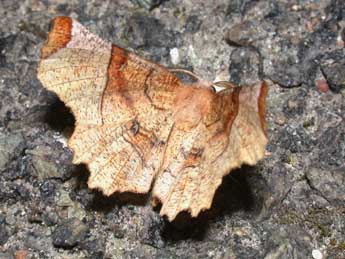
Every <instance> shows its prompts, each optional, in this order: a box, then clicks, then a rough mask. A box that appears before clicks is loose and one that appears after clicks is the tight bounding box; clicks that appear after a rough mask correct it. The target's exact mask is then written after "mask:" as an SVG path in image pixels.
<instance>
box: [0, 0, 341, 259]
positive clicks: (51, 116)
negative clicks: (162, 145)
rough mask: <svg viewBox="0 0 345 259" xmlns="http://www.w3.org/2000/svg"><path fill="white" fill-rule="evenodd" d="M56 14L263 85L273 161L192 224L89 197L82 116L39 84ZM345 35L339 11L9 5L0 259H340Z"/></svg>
mask: <svg viewBox="0 0 345 259" xmlns="http://www.w3.org/2000/svg"><path fill="white" fill-rule="evenodd" d="M57 15H69V16H72V17H73V18H76V19H78V20H79V21H80V22H81V23H83V24H84V25H86V26H87V27H88V28H90V29H91V30H92V31H93V32H95V33H97V34H98V35H100V36H101V37H103V38H105V39H107V40H109V41H112V42H114V43H116V44H118V45H120V46H122V47H125V48H128V49H131V50H135V51H136V52H137V53H139V54H140V55H142V56H144V57H146V58H149V59H152V60H154V61H157V62H159V63H161V64H163V65H166V66H176V67H183V68H188V69H191V70H193V71H194V72H195V73H196V74H198V75H200V76H201V77H203V78H205V79H208V80H214V79H215V78H217V79H226V80H229V79H230V80H232V81H234V82H236V83H239V84H246V83H250V82H254V81H256V80H258V79H260V78H264V79H266V80H267V81H268V82H269V84H270V94H269V97H268V112H267V119H268V124H269V136H270V144H269V146H268V151H269V152H270V153H271V155H270V156H268V157H267V158H266V159H265V160H263V161H262V162H260V163H259V164H258V165H257V166H255V167H253V168H249V167H244V168H242V169H241V170H237V171H234V172H232V173H231V174H230V175H229V176H227V177H225V179H224V183H223V184H222V186H221V187H220V188H219V190H218V191H217V195H216V197H215V200H214V204H213V207H212V209H211V210H210V211H208V212H206V213H203V214H202V215H201V216H200V217H199V218H197V219H193V220H191V219H190V218H189V217H188V215H180V217H179V219H177V220H176V221H175V222H173V223H168V222H167V221H165V220H164V219H162V218H161V217H160V216H159V215H158V213H157V211H154V210H152V208H151V206H150V205H149V204H147V197H138V196H134V197H133V195H117V196H113V197H111V198H105V197H102V195H101V194H100V193H97V192H96V191H91V190H88V189H87V187H86V180H87V177H88V173H87V172H86V170H85V168H84V167H83V166H74V165H72V164H71V157H72V154H71V152H70V151H69V150H68V148H67V147H66V144H65V143H66V136H68V135H69V134H70V132H71V131H72V130H73V116H72V115H71V114H70V113H69V112H68V110H67V109H66V108H65V107H64V105H63V104H62V103H61V102H59V100H58V99H57V97H56V96H55V95H54V94H52V93H50V92H47V91H46V90H44V89H43V88H42V85H41V84H40V82H39V81H38V80H37V78H36V67H37V61H38V59H39V50H40V48H41V46H42V44H43V42H44V40H45V38H46V36H47V32H48V28H49V22H50V21H51V19H52V18H53V17H54V16H57ZM344 28H345V2H344V1H343V0H314V1H312V0H291V1H283V0H280V1H279V0H278V1H276V0H269V1H260V0H244V1H241V0H221V1H197V0H194V1H193V0H189V1H182V0H170V1H168V0H166V1H157V0H156V1H154V0H132V1H129V0H120V1H110V0H108V1H96V0H91V1H82V0H80V1H78V0H72V1H70V0H68V1H67V0H66V1H58V0H44V1H38V0H26V1H12V0H1V1H0V100H1V101H0V172H1V174H0V258H6V259H7V258H13V257H14V256H17V258H23V257H20V256H26V258H312V252H313V250H314V253H313V254H314V258H317V253H318V252H321V253H322V254H323V256H324V258H326V257H327V258H344V257H345V50H344V41H345V29H344ZM316 250H318V251H316Z"/></svg>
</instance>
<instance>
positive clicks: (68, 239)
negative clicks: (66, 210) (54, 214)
mask: <svg viewBox="0 0 345 259" xmlns="http://www.w3.org/2000/svg"><path fill="white" fill-rule="evenodd" d="M87 230H88V228H87V226H86V225H85V224H84V223H83V222H81V221H80V220H79V219H76V218H71V219H68V220H65V221H63V222H61V223H60V224H59V225H58V226H57V227H56V228H55V230H54V232H53V235H52V240H53V245H54V246H55V247H61V248H64V249H71V248H73V247H74V246H76V245H77V244H78V242H80V241H82V240H83V239H84V238H85V236H86V232H87Z"/></svg>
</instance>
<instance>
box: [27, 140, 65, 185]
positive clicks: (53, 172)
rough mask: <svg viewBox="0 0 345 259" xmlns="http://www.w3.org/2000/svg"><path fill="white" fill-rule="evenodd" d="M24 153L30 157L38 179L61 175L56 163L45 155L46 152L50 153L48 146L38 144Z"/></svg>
mask: <svg viewBox="0 0 345 259" xmlns="http://www.w3.org/2000/svg"><path fill="white" fill-rule="evenodd" d="M26 153H27V155H29V156H30V157H31V164H32V167H33V169H34V170H33V171H34V172H35V173H36V176H37V177H38V179H39V180H45V179H49V178H58V177H60V176H61V175H60V173H59V171H58V168H57V165H56V163H55V162H54V161H50V160H49V157H47V154H50V153H51V150H50V149H49V148H48V147H46V146H38V147H36V148H35V149H32V150H27V152H26Z"/></svg>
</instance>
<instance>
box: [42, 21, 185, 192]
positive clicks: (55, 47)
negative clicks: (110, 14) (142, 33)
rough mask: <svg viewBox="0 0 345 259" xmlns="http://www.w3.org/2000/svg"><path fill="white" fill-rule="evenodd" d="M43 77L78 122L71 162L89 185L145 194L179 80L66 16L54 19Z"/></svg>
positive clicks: (44, 50) (71, 143) (45, 49)
mask: <svg viewBox="0 0 345 259" xmlns="http://www.w3.org/2000/svg"><path fill="white" fill-rule="evenodd" d="M38 78H39V79H40V81H41V82H42V84H43V86H44V87H45V88H47V89H49V90H51V91H53V92H55V93H56V94H57V95H58V96H59V98H60V99H61V100H62V101H63V102H64V103H65V104H66V106H68V107H70V108H71V111H72V113H73V114H74V116H75V118H76V125H75V130H74V133H73V135H72V137H71V139H70V140H69V143H68V144H69V147H70V148H71V149H72V150H73V151H74V152H73V153H74V157H73V162H74V163H85V164H87V166H88V168H89V170H90V173H91V174H90V177H89V181H88V184H89V187H90V188H98V189H100V190H102V191H103V193H104V194H106V195H110V194H112V193H114V192H116V191H119V192H126V191H128V192H136V193H146V192H148V191H149V189H150V186H151V182H152V180H153V177H154V175H155V173H156V172H157V170H158V169H157V168H158V167H159V165H158V164H159V162H160V156H159V155H157V154H160V153H161V152H160V150H161V149H162V146H164V145H163V144H162V143H164V140H165V138H166V137H167V135H168V133H169V132H170V127H171V125H172V116H171V115H172V105H173V100H174V93H175V88H177V87H179V84H180V81H179V80H178V79H177V78H176V77H175V76H174V75H173V74H171V73H169V72H168V71H167V70H166V69H164V68H163V67H161V66H159V65H156V64H153V63H151V62H149V61H146V60H144V59H141V58H139V57H137V56H136V55H135V54H133V53H129V52H127V51H125V50H123V49H121V48H119V47H117V46H115V45H111V44H110V43H108V42H105V41H103V40H101V39H100V38H99V37H97V36H96V35H94V34H92V33H91V32H89V31H88V30H87V29H86V28H84V27H83V26H82V25H81V24H79V23H78V22H76V21H74V20H72V19H71V18H69V17H57V18H56V19H55V20H54V21H53V23H52V29H51V31H50V33H49V35H48V40H47V42H46V43H45V45H44V46H43V48H42V59H41V62H40V64H39V68H38Z"/></svg>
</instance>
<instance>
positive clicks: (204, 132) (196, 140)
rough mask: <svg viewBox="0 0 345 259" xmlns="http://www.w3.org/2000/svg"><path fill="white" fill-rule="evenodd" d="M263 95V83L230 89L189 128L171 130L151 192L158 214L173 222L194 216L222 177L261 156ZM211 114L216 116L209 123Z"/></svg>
mask: <svg viewBox="0 0 345 259" xmlns="http://www.w3.org/2000/svg"><path fill="white" fill-rule="evenodd" d="M266 94H267V86H266V84H265V83H260V84H257V85H255V86H253V87H243V88H236V89H234V91H232V92H231V93H229V92H228V93H224V94H221V95H220V96H218V97H219V98H217V99H215V100H214V101H215V102H216V103H217V104H219V105H217V104H215V105H214V106H212V107H213V110H212V111H210V112H208V113H207V114H205V115H204V117H203V120H201V121H200V123H199V124H198V125H197V126H196V127H194V128H193V129H192V130H189V131H184V130H181V129H179V128H178V127H177V126H175V127H174V128H173V130H172V133H171V137H170V139H169V143H168V145H167V150H166V152H165V153H166V155H165V162H164V164H163V168H162V169H161V173H160V174H159V175H158V176H157V179H156V182H155V185H154V188H153V197H154V199H155V200H156V201H159V202H160V203H162V208H161V211H160V214H161V215H166V216H167V217H168V219H169V220H173V219H174V218H175V217H176V215H177V214H178V213H179V212H181V211H189V212H190V213H191V215H192V216H193V217H196V216H197V215H198V214H199V213H200V211H203V210H206V209H209V208H210V207H211V204H212V200H213V197H214V194H215V192H216V190H217V188H218V186H219V185H220V184H221V182H222V178H223V176H224V175H226V174H228V173H229V172H230V171H231V170H233V169H234V168H238V167H240V166H241V165H242V164H248V165H254V164H255V163H256V162H257V161H258V160H260V159H262V158H263V157H264V153H265V147H266V144H267V137H266V133H265V131H266V125H265V124H266V122H265V118H264V112H265V97H266ZM220 111H221V112H220ZM217 114H220V118H215V119H213V120H212V115H213V116H216V115H217ZM210 115H211V118H208V117H210ZM209 121H211V123H209Z"/></svg>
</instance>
